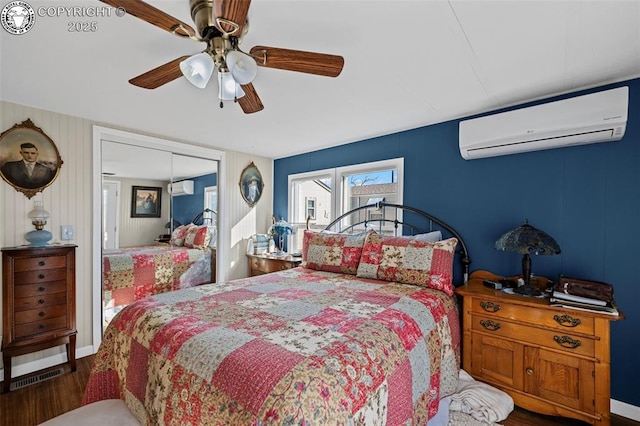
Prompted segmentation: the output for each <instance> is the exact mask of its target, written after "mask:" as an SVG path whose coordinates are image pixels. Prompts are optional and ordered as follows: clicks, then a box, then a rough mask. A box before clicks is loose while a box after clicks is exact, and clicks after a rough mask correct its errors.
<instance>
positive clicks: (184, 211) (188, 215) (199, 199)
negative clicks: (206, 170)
mask: <svg viewBox="0 0 640 426" xmlns="http://www.w3.org/2000/svg"><path fill="white" fill-rule="evenodd" d="M189 180H192V181H193V194H191V195H180V196H178V197H173V218H174V219H175V220H177V221H178V222H180V223H181V224H183V225H186V224H187V223H191V219H193V218H194V217H195V216H196V215H197V214H198V213H202V210H204V209H203V206H204V188H206V187H207V186H216V185H217V184H218V174H217V173H211V174H208V175H204V176H198V177H196V178H192V179H189Z"/></svg>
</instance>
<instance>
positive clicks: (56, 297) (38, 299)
mask: <svg viewBox="0 0 640 426" xmlns="http://www.w3.org/2000/svg"><path fill="white" fill-rule="evenodd" d="M63 303H67V292H66V291H63V292H61V293H47V294H41V295H40V296H35V297H19V298H16V299H15V301H14V306H15V311H16V312H19V311H27V310H29V309H38V308H44V307H47V306H54V305H61V304H63Z"/></svg>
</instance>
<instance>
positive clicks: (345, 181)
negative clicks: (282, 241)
mask: <svg viewBox="0 0 640 426" xmlns="http://www.w3.org/2000/svg"><path fill="white" fill-rule="evenodd" d="M403 166H404V160H403V159H402V158H396V159H393V160H385V161H377V162H374V163H365V164H358V165H354V166H346V167H339V168H335V169H326V170H318V171H314V172H307V173H299V174H295V175H290V176H289V201H288V204H289V205H288V211H289V220H288V221H289V223H290V224H291V225H292V226H293V228H294V232H293V235H292V238H291V241H290V243H289V251H291V252H294V251H300V250H302V237H303V235H304V232H303V231H304V229H305V228H306V226H307V218H308V217H311V219H310V221H309V228H310V229H316V230H320V229H323V228H325V227H326V226H327V225H329V224H330V223H331V221H332V220H333V219H334V218H336V217H338V216H340V215H341V214H342V213H344V212H347V211H349V210H352V209H354V208H355V207H359V206H364V205H368V204H373V203H376V202H378V201H385V202H387V203H392V204H402V179H403ZM372 214H373V215H375V213H372ZM363 219H364V218H362V219H360V220H363ZM369 219H373V217H370V218H369Z"/></svg>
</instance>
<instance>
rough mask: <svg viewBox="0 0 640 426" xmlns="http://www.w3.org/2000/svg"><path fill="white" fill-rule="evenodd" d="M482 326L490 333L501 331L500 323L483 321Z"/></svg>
mask: <svg viewBox="0 0 640 426" xmlns="http://www.w3.org/2000/svg"><path fill="white" fill-rule="evenodd" d="M480 325H481V326H483V327H484V328H485V329H487V330H490V331H496V330H499V329H500V323H499V322H495V321H492V320H482V321H480Z"/></svg>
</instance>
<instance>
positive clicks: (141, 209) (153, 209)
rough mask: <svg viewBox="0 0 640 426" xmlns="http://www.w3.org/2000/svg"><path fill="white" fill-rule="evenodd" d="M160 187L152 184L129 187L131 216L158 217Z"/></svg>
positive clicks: (160, 198)
mask: <svg viewBox="0 0 640 426" xmlns="http://www.w3.org/2000/svg"><path fill="white" fill-rule="evenodd" d="M161 206H162V188H158V187H154V186H132V187H131V217H160V207H161Z"/></svg>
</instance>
